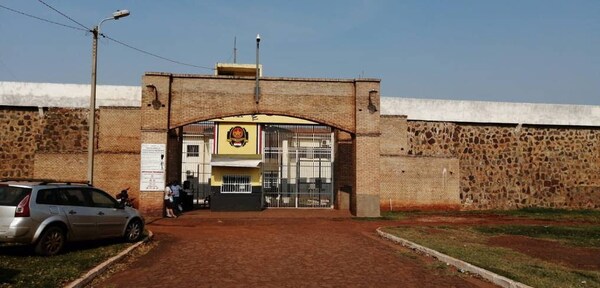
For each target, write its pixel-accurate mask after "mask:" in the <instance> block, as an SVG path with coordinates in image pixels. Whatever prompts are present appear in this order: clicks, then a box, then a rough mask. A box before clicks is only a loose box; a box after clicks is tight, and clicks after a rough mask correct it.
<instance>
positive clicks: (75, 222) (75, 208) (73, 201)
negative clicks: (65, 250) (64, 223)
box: [60, 187, 98, 240]
mask: <svg viewBox="0 0 600 288" xmlns="http://www.w3.org/2000/svg"><path fill="white" fill-rule="evenodd" d="M85 189H86V188H85V187H68V188H62V189H61V195H60V200H61V204H63V205H61V209H62V210H63V213H64V214H65V215H66V217H67V219H68V222H69V227H70V229H69V230H70V232H71V238H72V240H84V239H94V238H97V237H98V233H97V229H96V217H97V214H98V213H97V211H94V209H91V208H92V207H90V206H91V205H90V203H89V200H88V197H86V195H85V194H86V192H85Z"/></svg>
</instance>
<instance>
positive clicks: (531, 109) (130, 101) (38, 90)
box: [0, 73, 600, 126]
mask: <svg viewBox="0 0 600 288" xmlns="http://www.w3.org/2000/svg"><path fill="white" fill-rule="evenodd" d="M147 75H157V76H158V75H171V74H168V73H147ZM173 76H176V77H208V78H216V77H220V79H222V78H223V76H212V75H191V74H190V75H188V74H173ZM245 78H248V77H245ZM250 78H252V77H250ZM250 78H249V79H250ZM261 79H263V78H261ZM264 80H270V81H277V80H279V81H282V80H283V81H329V82H348V81H379V80H378V79H355V80H349V79H346V80H344V79H318V78H276V77H265V78H264ZM141 93H142V91H141V87H139V86H116V85H98V86H97V92H96V95H97V96H96V97H97V98H96V106H97V107H100V106H113V107H121V106H129V107H140V106H141ZM89 97H90V85H89V84H64V83H33V82H3V81H0V105H2V106H19V107H24V106H25V107H65V108H87V107H88V105H89ZM380 110H381V115H382V116H383V117H389V116H404V115H405V116H406V117H407V119H408V120H422V121H440V122H469V123H499V124H515V125H517V124H532V125H565V126H600V105H565V104H535V103H509V102H486V101H461V100H437V99H414V98H399V97H381V109H380Z"/></svg>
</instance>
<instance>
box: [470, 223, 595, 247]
mask: <svg viewBox="0 0 600 288" xmlns="http://www.w3.org/2000/svg"><path fill="white" fill-rule="evenodd" d="M474 229H475V230H477V231H478V232H481V233H485V234H508V235H522V236H527V237H533V238H544V239H552V240H560V241H561V242H562V243H564V244H567V245H571V246H581V247H600V226H576V227H573V226H532V225H499V226H490V227H476V228H474Z"/></svg>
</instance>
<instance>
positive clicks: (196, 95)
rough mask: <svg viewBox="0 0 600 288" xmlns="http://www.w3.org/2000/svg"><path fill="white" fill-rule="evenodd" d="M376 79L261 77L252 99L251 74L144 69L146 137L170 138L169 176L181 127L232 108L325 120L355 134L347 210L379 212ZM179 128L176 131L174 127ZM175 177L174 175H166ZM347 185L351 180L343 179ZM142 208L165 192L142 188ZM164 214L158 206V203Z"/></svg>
mask: <svg viewBox="0 0 600 288" xmlns="http://www.w3.org/2000/svg"><path fill="white" fill-rule="evenodd" d="M379 82H380V81H379V80H377V79H353V80H337V79H304V78H302V79H300V78H261V79H260V87H261V94H260V100H259V102H258V103H256V101H255V95H254V91H255V90H254V88H255V78H254V77H232V76H209V75H176V74H168V73H146V75H144V77H143V79H142V85H143V86H142V107H141V140H142V144H144V143H146V144H165V145H166V147H167V150H166V154H167V155H166V162H167V163H166V168H167V173H166V177H167V178H169V177H172V176H174V175H172V173H174V172H172V171H176V170H177V169H176V168H177V167H176V165H177V163H178V162H177V158H176V157H178V155H180V154H178V153H177V152H178V151H177V150H178V144H177V143H178V139H177V137H176V135H177V132H176V131H177V128H178V127H181V126H184V125H186V124H189V123H193V122H197V121H199V120H207V119H214V118H220V117H225V116H233V115H247V114H276V115H286V116H292V117H297V118H303V119H307V120H311V121H314V122H318V123H322V124H325V125H329V126H331V127H334V128H335V129H337V130H340V131H343V132H344V134H349V135H351V139H352V149H351V150H352V152H351V153H350V154H351V155H352V156H351V159H346V160H350V161H349V163H352V165H347V166H348V167H341V168H339V169H337V170H340V169H342V170H348V169H350V170H352V169H353V170H354V171H344V173H343V174H350V175H352V176H353V177H352V178H353V181H352V182H353V183H351V185H350V186H351V187H350V188H348V187H345V189H347V190H349V191H351V196H350V199H351V200H350V203H351V204H350V210H351V211H352V213H353V214H354V215H356V216H361V217H377V216H379V215H380V211H379V157H380V153H379V135H380V131H379V99H380V98H379V97H380V94H379ZM174 131H175V133H174ZM169 179H172V178H169ZM346 186H348V185H346ZM140 204H141V208H142V209H143V210H145V212H147V213H152V212H154V213H153V214H156V211H157V209H162V192H158V191H154V192H152V191H144V190H142V194H141V203H140ZM158 211H159V213H160V210H158Z"/></svg>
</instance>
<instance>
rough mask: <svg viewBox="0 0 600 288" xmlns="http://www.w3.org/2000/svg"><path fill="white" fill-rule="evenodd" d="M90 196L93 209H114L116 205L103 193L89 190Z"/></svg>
mask: <svg viewBox="0 0 600 288" xmlns="http://www.w3.org/2000/svg"><path fill="white" fill-rule="evenodd" d="M90 196H91V199H92V204H93V206H94V207H102V208H114V207H116V205H117V203H116V201H115V200H114V199H113V198H112V197H111V196H110V195H108V194H106V193H105V192H102V191H99V190H90Z"/></svg>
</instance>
